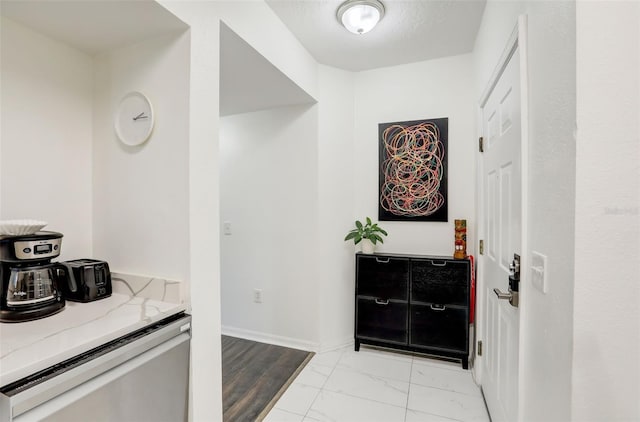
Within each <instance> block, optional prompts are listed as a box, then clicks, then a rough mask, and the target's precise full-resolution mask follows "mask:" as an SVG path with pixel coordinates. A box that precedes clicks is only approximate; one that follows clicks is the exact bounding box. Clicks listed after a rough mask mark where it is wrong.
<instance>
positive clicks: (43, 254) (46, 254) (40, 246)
mask: <svg viewBox="0 0 640 422" xmlns="http://www.w3.org/2000/svg"><path fill="white" fill-rule="evenodd" d="M61 241H62V239H44V240H22V241H16V242H15V243H14V244H13V246H14V251H15V254H16V258H18V259H25V260H26V259H44V258H55V257H56V256H58V255H60V244H61Z"/></svg>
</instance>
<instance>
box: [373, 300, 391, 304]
mask: <svg viewBox="0 0 640 422" xmlns="http://www.w3.org/2000/svg"><path fill="white" fill-rule="evenodd" d="M388 304H389V299H386V300H382V299H376V305H388Z"/></svg>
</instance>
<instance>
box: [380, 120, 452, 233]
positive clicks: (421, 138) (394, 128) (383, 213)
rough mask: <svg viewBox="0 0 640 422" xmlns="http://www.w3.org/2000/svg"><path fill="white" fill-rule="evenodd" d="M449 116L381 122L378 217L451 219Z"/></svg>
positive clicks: (425, 219)
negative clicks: (448, 206) (449, 210)
mask: <svg viewBox="0 0 640 422" xmlns="http://www.w3.org/2000/svg"><path fill="white" fill-rule="evenodd" d="M448 135H449V119H448V118H440V119H426V120H413V121H407V122H393V123H381V124H379V125H378V137H379V142H380V150H379V162H380V169H379V191H378V194H379V196H378V220H381V221H447V219H448V211H447V138H448Z"/></svg>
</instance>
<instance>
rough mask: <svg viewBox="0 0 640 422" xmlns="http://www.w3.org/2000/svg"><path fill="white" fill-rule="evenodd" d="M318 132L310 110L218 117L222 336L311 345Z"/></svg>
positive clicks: (285, 109) (284, 109)
mask: <svg viewBox="0 0 640 422" xmlns="http://www.w3.org/2000/svg"><path fill="white" fill-rule="evenodd" d="M317 133H318V122H317V111H316V108H315V107H314V106H290V107H281V108H276V109H271V110H266V111H260V112H254V113H245V114H237V115H233V116H227V117H223V118H221V119H220V178H221V185H220V214H221V220H222V221H228V222H229V223H230V224H231V226H232V234H231V235H224V236H223V237H222V239H221V267H220V268H221V280H222V282H221V297H222V325H223V331H224V332H231V333H233V332H237V331H240V333H241V334H245V335H252V334H257V333H259V334H260V335H266V336H268V337H270V338H273V339H274V340H275V341H277V340H278V339H280V340H282V341H285V342H292V343H293V344H298V345H299V346H302V347H304V346H307V347H310V348H311V349H314V348H315V346H316V339H317V333H316V331H317V328H316V317H317V316H316V311H317V305H318V303H317V297H318V282H317V278H316V272H315V270H314V267H315V262H316V259H317V244H318V242H317V239H316V238H317V233H316V222H317V203H318V202H317V184H318V176H317V138H318V135H317ZM254 289H260V290H262V301H263V303H260V304H258V303H254V302H253V291H254ZM243 332H244V333H243Z"/></svg>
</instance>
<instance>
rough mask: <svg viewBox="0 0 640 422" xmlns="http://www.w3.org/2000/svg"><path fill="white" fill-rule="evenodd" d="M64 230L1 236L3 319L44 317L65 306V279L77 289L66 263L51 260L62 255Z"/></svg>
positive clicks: (0, 311) (0, 308)
mask: <svg viewBox="0 0 640 422" xmlns="http://www.w3.org/2000/svg"><path fill="white" fill-rule="evenodd" d="M61 240H62V234H60V233H56V232H44V231H43V232H37V233H34V234H30V235H20V236H0V282H1V287H2V288H1V289H0V321H2V322H18V321H29V320H33V319H37V318H43V317H46V316H49V315H53V314H55V313H56V312H59V311H61V310H62V309H63V308H64V306H65V300H64V297H63V294H62V283H66V284H67V285H68V287H69V290H71V291H75V290H76V285H75V280H74V279H73V278H72V277H70V276H69V273H68V270H67V267H66V266H64V265H63V264H60V263H52V262H51V259H53V258H55V257H57V256H58V255H60V246H61Z"/></svg>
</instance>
